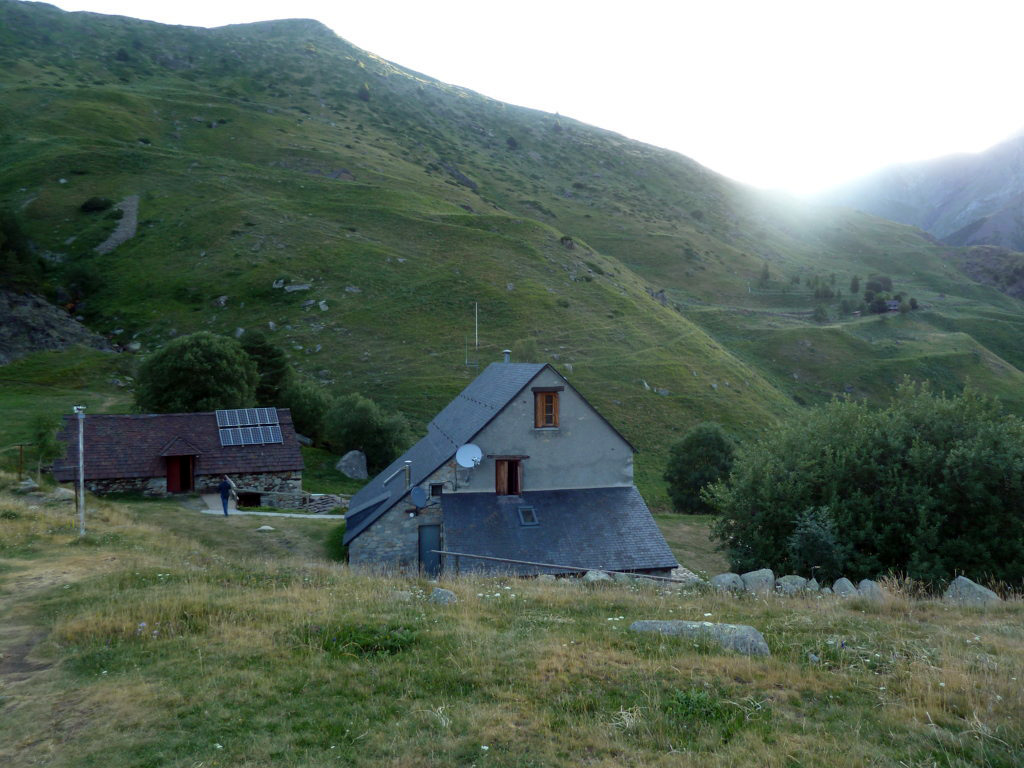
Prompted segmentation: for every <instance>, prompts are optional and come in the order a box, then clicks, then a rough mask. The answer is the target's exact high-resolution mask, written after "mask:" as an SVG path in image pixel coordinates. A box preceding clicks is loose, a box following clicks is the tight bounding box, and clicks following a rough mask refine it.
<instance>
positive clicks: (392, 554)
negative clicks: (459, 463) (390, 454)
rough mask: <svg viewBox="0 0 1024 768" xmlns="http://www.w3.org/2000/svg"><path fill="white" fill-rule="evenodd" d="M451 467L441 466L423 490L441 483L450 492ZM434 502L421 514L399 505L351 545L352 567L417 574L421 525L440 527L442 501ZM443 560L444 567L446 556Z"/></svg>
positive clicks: (428, 490)
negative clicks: (412, 513)
mask: <svg viewBox="0 0 1024 768" xmlns="http://www.w3.org/2000/svg"><path fill="white" fill-rule="evenodd" d="M449 464H450V466H449V465H445V466H442V467H440V468H439V469H438V470H437V471H436V472H434V473H433V474H432V475H430V476H429V477H427V478H426V479H425V480H424V481H423V482H422V483H420V486H421V487H422V488H423V490H425V491H427V493H428V494H429V492H430V486H431V484H434V483H441V484H444V486H445V488H444V492H445V493H448V492H450V491H451V489H452V484H453V474H454V462H450V463H449ZM431 501H432V502H435V505H434V506H432V507H428V508H426V509H421V510H419V511H417V510H416V507H414V506H413V505H412V504H409V503H405V502H402V503H399V504H396V505H395V506H394V508H392V509H391V510H389V511H388V512H386V513H385V514H384V515H383V516H381V517H380V518H379V519H378V520H377V522H375V523H374V524H373V525H371V526H370V527H369V528H367V529H366V530H365V531H363V532H362V533H361V534H359V536H357V537H356V539H355V540H354V541H353V542H352V543H351V544H349V547H348V562H349V565H352V566H360V567H364V568H370V569H373V570H379V571H392V572H400V573H403V574H412V575H415V574H417V573H418V572H419V568H420V533H419V528H420V526H421V525H441V504H440V501H441V500H440V499H431ZM410 512H415V515H414V516H413V517H409V513H410ZM441 549H444V526H442V527H441ZM441 561H442V568H443V563H444V558H443V557H442V558H441Z"/></svg>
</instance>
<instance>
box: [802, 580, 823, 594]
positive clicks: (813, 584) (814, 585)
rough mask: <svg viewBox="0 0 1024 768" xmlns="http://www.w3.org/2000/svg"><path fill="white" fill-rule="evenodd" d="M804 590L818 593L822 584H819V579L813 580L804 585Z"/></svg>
mask: <svg viewBox="0 0 1024 768" xmlns="http://www.w3.org/2000/svg"><path fill="white" fill-rule="evenodd" d="M804 589H806V590H807V591H808V592H817V591H818V590H820V589H821V584H819V583H818V580H817V579H811V580H810V581H808V582H807V583H806V584H805V585H804Z"/></svg>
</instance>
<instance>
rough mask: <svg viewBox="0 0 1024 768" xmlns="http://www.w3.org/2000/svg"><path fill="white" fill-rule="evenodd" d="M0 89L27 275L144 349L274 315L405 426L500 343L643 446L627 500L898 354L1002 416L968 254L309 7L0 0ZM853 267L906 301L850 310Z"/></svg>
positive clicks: (1009, 321)
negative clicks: (482, 87)
mask: <svg viewBox="0 0 1024 768" xmlns="http://www.w3.org/2000/svg"><path fill="white" fill-rule="evenodd" d="M609 98H614V94H609ZM0 101H2V103H3V104H4V109H3V110H2V111H0V153H2V157H3V158H4V164H3V167H2V169H0V209H3V210H6V211H8V212H11V213H12V214H13V215H14V216H16V217H17V219H18V220H19V222H20V223H21V225H22V227H23V228H24V229H25V230H26V232H27V233H28V234H29V235H30V237H31V238H32V241H33V242H34V243H35V246H36V248H37V250H38V251H39V252H40V253H43V254H44V255H45V256H46V257H47V259H48V261H49V263H50V265H51V266H50V270H49V273H48V277H47V281H48V285H47V286H45V287H46V288H47V289H48V290H49V291H50V293H51V294H54V295H57V296H59V297H60V298H61V299H62V300H68V301H70V302H72V303H74V304H75V306H74V311H75V312H76V313H80V314H82V315H83V316H84V317H85V318H86V319H87V321H88V322H89V324H90V325H91V327H93V328H94V329H95V330H98V331H100V332H103V333H106V334H112V335H113V336H112V338H114V339H117V340H120V341H122V342H123V341H126V340H133V341H135V342H137V343H138V344H139V345H140V346H141V350H142V351H143V352H145V351H148V350H152V349H154V348H156V347H158V346H159V345H160V344H162V343H163V342H165V341H166V340H167V339H169V338H171V337H173V336H175V335H178V334H181V333H185V332H189V331H193V330H198V329H209V330H214V331H217V332H222V333H227V334H233V333H237V332H238V330H237V329H245V328H253V327H263V328H270V329H272V330H273V332H274V338H275V339H276V340H277V341H278V342H279V343H281V344H282V345H283V346H284V347H285V348H286V349H287V350H288V351H289V354H290V355H291V357H292V360H293V362H294V364H295V365H296V367H298V368H299V369H300V370H302V371H303V372H305V373H307V374H308V375H310V376H313V377H316V378H317V379H318V380H320V381H321V382H323V385H324V386H325V387H328V388H330V389H332V390H333V391H336V392H344V391H350V390H359V391H362V392H363V393H365V394H369V395H371V396H373V397H374V398H375V399H378V400H380V401H381V402H383V403H384V404H386V405H388V406H390V407H395V408H398V409H401V410H402V411H403V412H405V413H406V414H407V415H409V416H410V417H411V418H412V419H413V420H414V421H417V422H419V423H421V424H422V423H423V422H425V421H426V420H427V419H429V418H430V416H432V415H433V414H434V413H435V412H436V411H437V410H438V409H439V408H440V407H441V406H442V405H443V404H444V403H445V402H446V401H447V399H448V398H450V397H451V396H452V395H453V394H454V393H455V392H457V391H458V390H459V389H460V388H461V387H462V386H464V384H465V383H466V381H467V380H468V379H470V378H471V377H472V376H473V375H475V373H476V368H474V367H473V366H472V365H469V366H467V364H466V363H467V360H469V361H470V362H480V363H486V362H489V361H491V360H494V359H498V358H499V355H500V350H501V349H503V348H505V347H511V348H512V349H513V350H514V356H515V358H516V359H534V360H548V361H551V362H552V363H553V364H555V365H556V366H557V367H558V368H559V369H560V370H561V371H562V372H563V373H565V374H566V375H567V376H568V377H569V378H570V379H571V380H572V381H573V383H574V384H575V385H576V386H578V387H579V388H580V389H581V390H582V391H583V392H584V394H586V396H587V397H588V398H590V399H591V400H592V401H593V402H594V403H595V405H596V406H597V407H598V408H599V409H600V410H601V411H602V412H603V413H604V414H605V415H607V416H608V418H609V419H610V420H611V421H612V422H613V423H615V424H616V426H618V427H620V428H621V429H622V431H623V432H624V434H626V436H627V437H629V439H630V440H631V441H632V442H633V443H634V444H635V445H637V446H638V447H639V448H640V450H641V455H640V457H639V458H638V471H639V475H640V482H641V487H642V488H643V489H644V490H646V491H648V492H651V491H656V489H657V487H658V481H657V477H658V475H660V471H661V463H662V461H663V457H664V453H665V450H666V448H667V445H668V443H669V442H670V441H671V440H672V439H673V437H674V436H675V435H677V434H679V433H681V432H682V431H685V429H687V428H688V427H690V426H691V425H692V424H693V423H695V422H697V421H699V420H703V419H715V420H717V421H720V422H722V423H723V424H725V425H726V427H727V428H729V429H730V430H731V431H732V432H734V433H735V434H737V435H739V436H748V435H752V434H755V433H757V432H758V431H759V430H762V429H765V428H768V427H770V426H771V425H772V424H773V423H774V422H775V420H776V419H778V418H780V417H782V416H785V415H786V414H787V413H789V412H791V411H793V410H794V409H795V408H797V407H799V406H798V404H799V403H814V402H820V401H822V400H825V399H827V398H829V397H831V396H832V395H833V394H835V393H842V392H849V393H851V394H853V395H854V396H864V397H869V398H872V399H880V398H883V397H885V396H886V394H887V393H888V391H889V390H890V388H891V385H892V383H893V382H894V381H895V380H898V379H899V378H900V377H902V375H904V374H909V375H912V376H914V377H916V378H930V379H933V380H935V381H936V382H938V383H939V384H940V385H941V386H943V387H948V388H954V389H955V388H958V387H960V386H962V385H963V383H964V382H965V381H966V380H967V379H968V378H969V379H970V380H971V381H973V382H974V383H975V385H976V386H978V387H979V388H980V389H983V390H985V391H987V392H990V393H994V394H998V395H1000V396H1002V397H1004V398H1005V400H1006V402H1007V403H1008V405H1009V406H1010V407H1012V408H1014V409H1016V410H1021V409H1022V408H1024V396H1022V394H1021V393H1022V392H1024V388H1022V386H1021V385H1022V384H1024V376H1022V374H1021V372H1020V370H1019V369H1020V368H1022V367H1024V349H1022V348H1021V346H1020V345H1019V343H1018V341H1017V340H1018V339H1019V338H1020V335H1021V331H1022V330H1024V312H1022V306H1021V304H1020V302H1019V301H1018V300H1017V299H1014V298H1010V297H1008V296H1006V295H1004V294H1002V293H1000V292H999V291H998V290H996V288H993V287H987V286H984V285H982V284H980V283H977V282H975V281H973V280H972V279H970V278H968V277H967V276H966V275H965V274H964V273H963V272H961V271H960V268H959V266H958V265H959V264H961V263H963V254H962V252H961V251H959V250H957V249H951V248H946V247H941V246H937V245H935V244H934V243H933V242H932V241H931V240H929V239H926V238H925V237H924V236H922V234H921V233H920V232H919V231H917V230H915V229H912V228H908V227H905V226H900V225H896V224H893V223H890V222H886V221H883V220H880V219H875V218H871V217H869V216H866V215H862V214H858V213H853V212H847V211H841V210H838V209H824V208H823V209H813V208H808V207H800V206H798V205H797V204H795V203H793V202H791V201H787V200H783V199H779V198H773V197H770V196H767V195H765V194H763V193H761V192H758V191H755V190H752V189H749V188H745V187H743V186H740V185H738V184H735V183H733V182H731V181H729V180H727V179H725V178H723V177H721V176H718V175H716V174H714V173H713V172H711V171H709V170H707V169H705V168H703V167H701V166H699V165H698V164H696V163H694V162H693V161H691V160H688V159H687V158H684V157H682V156H680V155H677V154H674V153H671V152H668V151H665V150H660V149H657V148H654V147H650V146H647V145H643V144H640V143H637V142H634V141H630V140H628V139H625V138H623V137H621V136H618V135H616V134H613V133H609V132H607V131H603V130H600V129H598V128H593V127H590V126H586V125H583V124H581V123H578V122H575V121H573V120H571V119H569V118H566V117H561V116H557V115H550V114H545V113H541V112H536V111H532V110H528V109H524V108H519V107H512V106H509V105H506V104H502V103H499V102H496V101H493V100H490V99H487V98H485V97H483V96H480V95H478V94H475V93H472V92H469V91H466V90H464V89H460V88H457V87H454V86H450V85H446V84H443V83H440V82H437V81H435V80H432V79H430V78H429V77H426V76H423V75H420V74H417V73H414V72H410V71H408V70H405V69H402V68H401V67H399V66H396V65H394V64H391V63H389V62H386V61H383V60H381V59H379V58H378V57H375V56H374V55H373V54H371V53H368V52H365V51H362V50H359V49H357V48H355V47H353V46H351V45H349V44H348V43H346V42H345V41H344V40H342V39H340V38H338V37H337V36H336V35H335V34H334V33H333V32H331V31H330V30H328V29H327V28H326V27H323V26H322V25H320V24H318V23H316V22H312V21H281V22H268V23H261V24H252V25H239V26H231V27H224V28H220V29H214V30H206V29H193V28H184V27H168V26H163V25H159V24H154V23H148V22H141V21H135V20H130V19H123V18H116V17H104V16H98V15H94V14H79V13H76V14H68V13H64V12H61V11H59V10H57V9H55V8H53V7H51V6H46V5H42V4H34V3H23V2H14V1H13V0H0ZM133 196H137V197H138V209H137V227H136V228H135V233H134V235H133V236H132V237H130V238H129V239H126V240H124V241H123V242H122V243H120V244H119V245H117V247H115V248H113V249H112V250H109V252H106V253H99V252H97V250H96V247H97V246H98V245H100V244H101V243H103V242H104V241H106V240H107V238H108V237H109V236H110V234H111V233H112V232H113V231H114V229H115V227H117V226H118V224H119V223H123V222H124V221H125V220H126V219H130V217H131V213H132V210H131V205H130V204H126V205H124V206H122V207H123V208H126V209H127V213H125V214H124V215H123V216H122V218H121V219H118V218H117V216H118V214H117V213H116V212H115V208H108V209H105V210H94V211H91V212H83V211H82V210H81V206H82V203H83V202H85V201H87V200H90V199H92V198H100V199H101V200H102V199H108V200H110V201H112V202H118V201H126V200H131V199H132V198H133ZM101 250H106V249H101ZM872 274H884V275H886V276H889V277H890V278H891V280H892V284H893V290H894V291H901V292H904V293H905V294H906V297H907V298H909V297H911V296H912V297H914V298H915V299H916V301H917V302H918V304H919V307H920V308H919V309H917V310H915V311H913V312H907V313H903V314H897V313H892V314H888V315H874V316H872V315H867V314H865V315H864V316H861V317H855V316H853V315H852V314H849V313H847V312H844V308H843V306H842V304H841V302H842V300H843V298H847V299H853V298H856V300H855V301H854V302H853V303H852V304H851V306H850V307H847V308H846V309H850V310H852V308H853V307H854V306H855V305H856V304H857V302H859V301H860V297H859V296H858V297H851V296H849V295H848V288H847V286H848V284H849V282H850V279H851V278H852V277H853V276H854V275H858V276H859V277H860V279H861V280H862V281H866V280H867V278H868V276H869V275H872ZM826 286H828V288H829V289H830V292H831V293H832V294H833V295H832V296H831V297H830V298H828V299H825V298H823V295H824V288H825V287H826ZM837 290H838V291H840V292H841V293H842V294H847V295H846V296H845V297H844V296H842V295H836V291H837ZM815 292H817V293H818V297H817V298H816V297H815ZM477 304H478V305H479V318H480V326H479V339H480V344H479V349H477V348H475V345H474V343H473V340H474V325H473V322H474V307H475V306H476V305H477ZM819 305H820V309H818V311H817V321H815V320H814V319H813V318H812V312H813V311H815V309H816V307H819ZM7 436H8V437H11V438H12V439H13V437H14V436H13V435H7Z"/></svg>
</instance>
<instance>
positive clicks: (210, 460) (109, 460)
mask: <svg viewBox="0 0 1024 768" xmlns="http://www.w3.org/2000/svg"><path fill="white" fill-rule="evenodd" d="M277 415H278V418H279V419H280V422H281V436H282V438H283V439H284V442H283V443H275V444H272V445H230V446H222V445H221V444H220V436H219V435H218V430H217V417H216V415H215V414H214V413H213V412H212V411H211V412H209V413H155V414H131V415H108V414H99V415H95V416H86V417H85V479H86V480H112V479H116V478H122V477H124V478H128V477H162V476H164V475H166V473H167V469H166V461H165V460H164V458H163V457H165V456H185V455H194V456H196V465H195V473H196V474H197V475H217V474H227V475H230V474H237V473H241V472H286V471H293V470H302V468H303V462H302V453H301V451H300V450H299V442H298V440H297V439H296V438H295V427H294V426H293V425H292V414H291V411H289V410H288V409H287V408H278V409H277ZM77 421H78V419H77V417H75V416H73V415H68V416H65V417H64V424H63V425H62V426H61V430H60V433H59V434H58V435H57V438H58V440H60V441H61V442H62V443H64V444H65V445H66V446H67V451H66V454H65V456H64V457H63V458H61V459H58V460H57V461H55V462H54V465H53V475H54V477H55V478H56V479H57V480H58V481H59V482H62V483H63V482H68V481H70V480H75V479H77V477H78V424H77V423H76V422H77Z"/></svg>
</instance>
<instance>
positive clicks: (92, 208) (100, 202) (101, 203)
mask: <svg viewBox="0 0 1024 768" xmlns="http://www.w3.org/2000/svg"><path fill="white" fill-rule="evenodd" d="M113 204H114V201H113V200H111V199H110V198H109V197H90V198H89V199H88V200H86V201H85V202H84V203H82V204H81V205H80V206H79V208H80V209H81V210H82V212H83V213H94V212H96V211H105V210H107V208H109V207H110V206H112V205H113Z"/></svg>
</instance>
